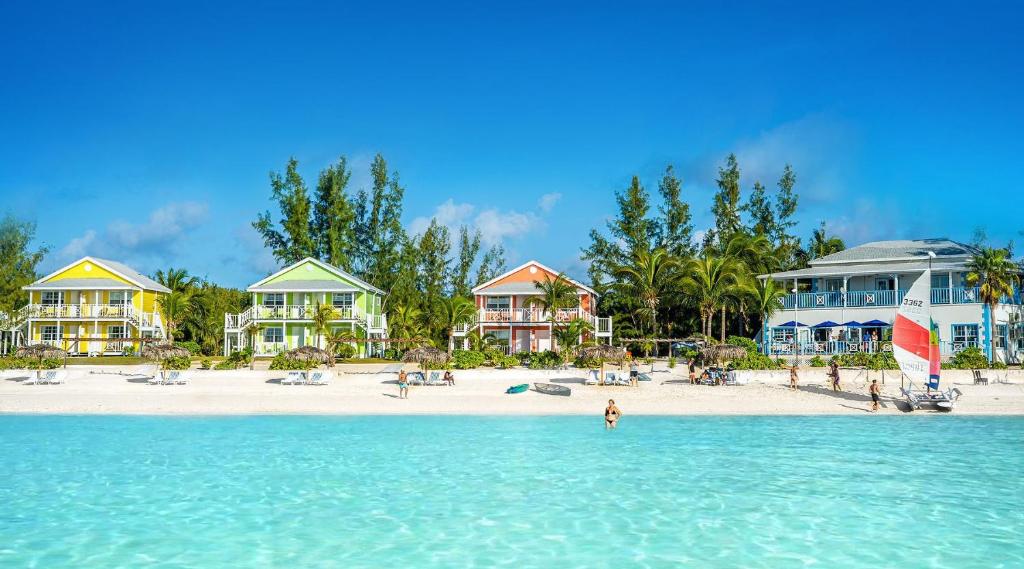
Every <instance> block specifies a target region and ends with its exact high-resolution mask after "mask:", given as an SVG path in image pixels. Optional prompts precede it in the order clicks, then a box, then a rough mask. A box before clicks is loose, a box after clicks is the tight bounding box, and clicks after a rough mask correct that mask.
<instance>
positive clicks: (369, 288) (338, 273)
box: [245, 257, 385, 294]
mask: <svg viewBox="0 0 1024 569" xmlns="http://www.w3.org/2000/svg"><path fill="white" fill-rule="evenodd" d="M306 262H311V263H313V264H315V265H317V266H318V267H320V268H321V269H324V270H325V271H327V272H330V273H334V274H335V275H336V276H339V277H341V278H342V279H344V280H348V281H352V282H354V283H355V284H357V285H362V286H364V287H365V289H366V290H367V291H370V292H375V293H377V294H385V293H384V291H382V290H380V289H379V288H377V287H375V286H373V285H372V284H370V283H368V282H366V281H364V280H363V279H361V278H359V277H357V276H355V275H352V274H349V273H346V272H345V271H343V270H341V269H339V268H338V267H335V266H334V265H328V264H327V263H325V262H323V261H320V260H318V259H314V258H313V257H306V258H305V259H302V260H301V261H298V262H295V263H292V264H291V265H288V266H287V267H285V268H283V269H281V270H279V271H277V272H276V273H274V274H272V275H270V276H268V277H265V278H263V279H262V280H260V281H257V282H256V283H254V284H251V285H249V287H248V288H247V289H245V290H247V291H249V292H262V291H257V290H255V289H256V288H257V287H259V286H261V285H262V284H264V283H266V282H267V281H269V280H272V279H273V278H274V277H277V276H278V275H281V274H283V273H287V272H288V271H290V270H292V269H294V268H296V267H298V266H299V265H301V264H303V263H306ZM303 292H326V291H303Z"/></svg>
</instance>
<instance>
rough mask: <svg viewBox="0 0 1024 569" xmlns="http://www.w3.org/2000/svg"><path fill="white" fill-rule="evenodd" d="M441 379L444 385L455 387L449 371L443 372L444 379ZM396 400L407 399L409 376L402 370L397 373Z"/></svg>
mask: <svg viewBox="0 0 1024 569" xmlns="http://www.w3.org/2000/svg"><path fill="white" fill-rule="evenodd" d="M441 379H442V380H444V382H445V384H446V385H449V386H451V385H455V374H453V373H452V370H450V369H449V370H445V372H444V377H442V378H441ZM398 398H399V399H408V398H409V374H408V373H406V371H405V370H404V369H403V370H399V372H398Z"/></svg>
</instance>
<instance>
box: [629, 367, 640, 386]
mask: <svg viewBox="0 0 1024 569" xmlns="http://www.w3.org/2000/svg"><path fill="white" fill-rule="evenodd" d="M638 381H640V366H639V365H637V363H636V360H633V361H631V362H629V385H630V386H631V387H636V385H637V382H638Z"/></svg>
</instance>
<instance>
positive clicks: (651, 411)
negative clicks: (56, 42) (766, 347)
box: [0, 364, 1024, 418]
mask: <svg viewBox="0 0 1024 569" xmlns="http://www.w3.org/2000/svg"><path fill="white" fill-rule="evenodd" d="M395 369H396V368H395V366H394V364H391V365H390V366H388V365H383V364H374V365H369V364H367V365H362V366H353V368H351V369H346V366H338V367H336V368H334V369H333V370H332V371H333V373H334V374H335V377H334V379H333V380H332V381H331V383H330V384H329V385H322V386H320V385H281V384H280V379H281V378H282V377H284V376H285V372H276V371H265V370H258V371H251V370H247V369H246V370H234V371H205V370H191V371H190V374H191V379H190V382H189V383H188V384H187V385H149V384H148V383H147V379H146V376H145V375H142V374H141V372H143V371H144V370H143V368H140V367H133V368H129V367H124V368H118V367H113V366H73V367H69V368H68V379H67V383H65V384H62V385H22V383H21V381H22V380H23V378H25V377H28V374H27V373H26V372H23V371H21V372H17V371H10V370H8V371H6V372H3V374H2V375H0V414H5V415H7V414H9V415H134V416H145V415H153V416H208V417H216V416H244V415H282V416H295V415H317V416H339V417H343V416H403V415H404V416H428V415H451V416H475V417H485V416H522V417H528V416H537V417H542V416H594V417H599V416H601V414H602V412H603V409H604V407H605V405H606V404H607V401H608V399H615V401H616V403H617V404H618V406H619V407H620V408H621V409H622V410H623V413H624V416H625V417H626V418H628V417H629V416H659V417H672V416H679V417H684V416H702V417H709V416H728V417H735V416H766V417H767V416H839V415H858V414H872V413H869V411H868V407H869V405H870V397H869V396H868V394H867V385H868V384H869V383H870V380H871V379H879V378H880V376H881V374H880V373H879V372H865V371H864V370H845V371H844V372H843V373H844V388H845V389H846V391H843V392H839V393H835V392H833V391H832V390H831V388H830V387H827V385H828V383H827V379H826V378H825V371H824V370H823V369H821V370H818V369H807V370H803V371H801V372H800V389H799V390H798V391H795V392H794V391H791V390H790V389H789V388H788V372H787V371H779V372H742V374H741V381H742V382H743V383H744V384H742V385H735V386H703V385H690V384H689V382H688V380H687V379H686V378H685V377H684V376H683V375H682V373H683V371H682V370H681V369H678V368H677V369H676V370H668V369H656V370H655V371H654V372H653V374H652V377H653V380H652V381H649V382H640V384H639V386H637V387H626V386H587V385H583V383H582V381H583V377H584V376H585V370H576V369H569V370H562V371H554V370H525V369H511V370H492V369H478V370H465V371H459V370H456V371H455V372H454V373H455V377H456V384H455V386H453V387H449V386H414V387H412V389H411V392H410V396H409V399H405V400H403V399H399V398H398V388H397V385H396V380H395V378H396V375H395ZM645 371H648V370H645ZM118 372H121V373H126V372H139V374H135V375H115V374H117V373H118ZM961 375H962V376H963V377H961ZM1019 375H1020V372H1017V371H1011V372H1005V373H1000V375H998V376H996V375H992V377H991V380H992V381H993V383H992V384H991V385H973V382H972V383H968V382H967V381H966V380H967V378H968V377H970V372H969V371H967V372H962V373H960V372H957V373H954V372H950V373H949V374H948V378H947V379H944V381H945V383H944V384H943V387H950V386H953V387H957V388H958V389H960V390H961V391H962V392H963V396H962V397H961V399H960V401H959V402H958V404H957V406H956V409H955V410H954V411H953V412H952V415H971V416H1020V415H1024V379H1022V378H1021V377H1018V376H1019ZM535 382H544V383H556V384H560V385H565V386H567V387H570V388H571V389H572V395H571V396H570V397H558V396H551V395H545V394H541V393H538V392H536V391H534V390H533V383H535ZM520 383H528V384H530V386H531V389H530V390H529V391H527V392H525V393H521V394H516V395H506V394H505V393H504V390H505V389H506V388H507V387H508V386H510V385H513V384H520ZM899 387H900V383H899V381H898V380H896V379H895V378H893V377H892V375H891V374H890V373H888V372H887V377H886V381H885V384H884V385H883V397H882V408H881V409H880V411H879V412H878V413H877V414H879V415H908V416H917V415H935V414H941V415H946V414H948V413H942V412H934V411H914V412H908V411H906V405H905V404H904V403H903V402H902V397H901V396H900V394H899Z"/></svg>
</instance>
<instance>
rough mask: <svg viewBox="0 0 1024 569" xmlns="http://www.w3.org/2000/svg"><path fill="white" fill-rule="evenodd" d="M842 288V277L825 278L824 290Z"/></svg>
mask: <svg viewBox="0 0 1024 569" xmlns="http://www.w3.org/2000/svg"><path fill="white" fill-rule="evenodd" d="M842 288H843V279H826V280H825V291H826V292H839V291H840V289H842Z"/></svg>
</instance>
